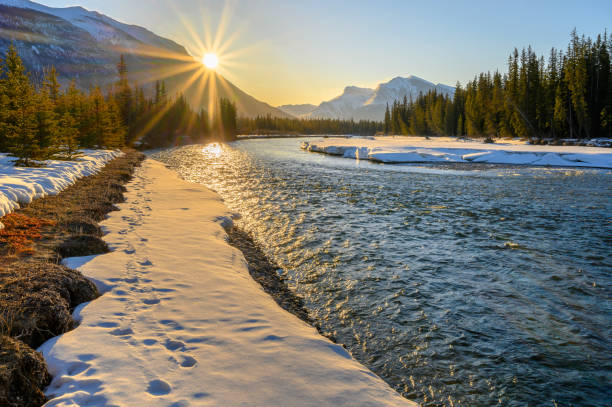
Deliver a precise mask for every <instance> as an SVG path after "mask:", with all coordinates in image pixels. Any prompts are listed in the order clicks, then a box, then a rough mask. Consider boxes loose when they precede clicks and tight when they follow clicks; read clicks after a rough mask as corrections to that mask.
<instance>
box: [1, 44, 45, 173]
mask: <svg viewBox="0 0 612 407" xmlns="http://www.w3.org/2000/svg"><path fill="white" fill-rule="evenodd" d="M1 87H2V89H3V97H4V101H3V105H4V106H3V121H2V123H1V126H0V139H4V140H6V144H7V148H6V149H7V150H8V152H9V153H10V154H11V155H13V156H14V157H17V158H18V160H17V163H18V164H24V165H26V166H29V165H32V164H34V163H35V162H36V161H39V160H42V159H44V151H43V149H41V147H40V145H39V143H38V139H37V137H36V104H35V97H34V96H35V92H34V88H33V87H32V85H31V84H30V79H29V77H28V75H27V73H26V70H25V67H24V66H23V63H22V61H21V58H19V55H18V54H17V49H16V48H15V46H14V45H10V46H9V48H8V50H7V52H6V57H5V72H4V78H3V79H2V85H1Z"/></svg>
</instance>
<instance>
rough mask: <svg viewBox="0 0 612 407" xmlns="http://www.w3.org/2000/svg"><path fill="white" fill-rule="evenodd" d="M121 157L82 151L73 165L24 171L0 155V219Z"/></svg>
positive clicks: (48, 163)
mask: <svg viewBox="0 0 612 407" xmlns="http://www.w3.org/2000/svg"><path fill="white" fill-rule="evenodd" d="M121 154H123V153H122V152H120V151H119V150H83V151H82V156H81V157H79V158H77V159H76V160H74V161H57V160H49V161H46V166H45V167H40V168H28V167H15V166H14V165H13V161H15V158H14V157H9V156H8V155H7V154H2V153H0V217H2V216H4V215H8V214H9V213H11V212H12V211H14V210H15V209H17V208H19V206H20V205H25V204H29V203H30V202H32V200H33V199H36V198H42V197H44V196H46V195H55V194H57V193H59V192H60V191H62V190H63V189H64V188H66V187H68V186H70V185H72V184H74V183H75V182H76V180H77V179H79V178H81V177H85V176H87V175H92V174H95V173H96V172H98V171H99V170H100V169H102V167H104V166H105V165H106V163H107V162H108V161H110V160H112V159H113V158H115V157H117V156H119V155H121Z"/></svg>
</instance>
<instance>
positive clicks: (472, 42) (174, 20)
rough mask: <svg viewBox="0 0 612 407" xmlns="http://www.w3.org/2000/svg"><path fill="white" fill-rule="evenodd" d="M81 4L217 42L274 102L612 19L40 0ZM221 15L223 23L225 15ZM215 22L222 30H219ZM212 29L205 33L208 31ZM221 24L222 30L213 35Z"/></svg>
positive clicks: (252, 90) (602, 2)
mask: <svg viewBox="0 0 612 407" xmlns="http://www.w3.org/2000/svg"><path fill="white" fill-rule="evenodd" d="M38 2H39V3H42V4H45V5H48V6H52V7H65V6H72V5H80V6H83V7H85V8H87V9H89V10H96V11H99V12H101V13H103V14H106V15H108V16H109V17H112V18H114V19H116V20H119V21H121V22H126V23H130V24H136V25H140V26H143V27H146V28H148V29H150V30H151V31H153V32H155V33H156V34H158V35H161V36H163V37H166V38H170V39H173V40H174V41H176V42H178V43H180V44H181V45H184V46H185V47H186V48H187V49H188V50H189V51H190V52H191V53H192V54H194V55H195V54H200V53H202V52H203V51H202V50H201V48H202V47H201V46H200V45H199V43H203V44H206V42H207V41H205V39H206V38H208V39H209V41H208V43H209V44H213V43H214V41H213V39H214V38H219V44H225V48H226V49H224V51H223V52H222V53H220V55H219V59H220V72H221V73H222V74H223V75H224V76H225V77H227V78H228V79H229V80H230V81H232V82H233V83H234V84H236V85H237V86H238V87H240V88H241V89H242V90H244V91H245V92H247V93H249V94H251V95H252V96H254V97H256V98H257V99H260V100H263V101H266V102H268V103H270V104H272V105H274V106H277V105H282V104H300V103H313V104H319V103H320V102H322V101H324V100H329V99H331V98H333V97H335V96H337V95H339V94H340V93H342V90H343V89H344V87H345V86H349V85H356V86H365V87H375V86H376V85H377V84H378V83H381V82H386V81H388V80H390V79H391V78H393V77H396V76H407V75H415V76H418V77H421V78H423V79H426V80H429V81H431V82H434V83H444V84H448V85H454V84H455V83H456V82H457V81H460V82H461V83H465V82H467V81H468V80H470V79H472V78H473V77H474V75H476V74H478V73H479V72H483V71H495V70H496V69H499V70H500V71H502V72H503V71H505V70H506V61H507V58H508V55H509V54H510V52H511V51H512V50H513V49H514V47H518V48H519V49H520V48H522V47H524V46H527V45H531V46H532V47H533V48H534V50H535V51H536V52H537V53H538V54H548V52H549V50H550V48H551V47H553V46H554V47H557V48H562V49H564V48H566V46H567V43H568V41H569V34H570V32H571V31H572V30H573V29H574V28H576V29H577V31H578V33H579V34H585V35H588V36H592V37H594V36H596V35H597V34H599V33H603V32H604V30H606V29H608V30H610V29H612V26H611V22H612V1H610V0H607V1H606V0H592V1H588V0H586V1H565V0H555V1H546V0H529V1H524V0H514V1H500V0H487V1H481V0H473V1H460V0H455V1H447V0H437V1H436V0H430V1H426V0H420V1H413V0H395V1H393V0H387V1H382V0H381V1H374V0H372V1H362V0H346V1H339V0H297V1H296V0H69V1H66V0H38ZM223 22H225V23H223ZM219 27H221V30H219ZM207 32H208V36H207ZM216 33H219V35H216Z"/></svg>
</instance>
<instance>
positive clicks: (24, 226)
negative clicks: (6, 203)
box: [0, 213, 55, 256]
mask: <svg viewBox="0 0 612 407" xmlns="http://www.w3.org/2000/svg"><path fill="white" fill-rule="evenodd" d="M2 223H3V224H4V229H1V230H0V243H2V244H4V245H5V247H6V251H7V252H8V254H9V255H13V256H14V255H17V256H19V255H22V254H32V253H34V241H36V240H39V239H40V238H41V237H42V236H41V234H40V231H41V229H42V228H43V226H53V225H55V222H53V221H50V220H46V219H40V218H33V217H30V216H26V215H23V214H20V213H11V214H8V215H6V216H5V217H3V218H2Z"/></svg>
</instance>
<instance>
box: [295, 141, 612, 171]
mask: <svg viewBox="0 0 612 407" xmlns="http://www.w3.org/2000/svg"><path fill="white" fill-rule="evenodd" d="M302 148H303V149H304V150H308V151H314V152H320V153H326V154H333V155H340V156H343V157H347V158H356V159H359V160H371V161H377V162H383V163H415V162H418V163H423V162H457V163H466V162H477V163H491V164H517V165H544V166H565V167H598V168H612V150H611V149H609V148H602V147H583V146H549V145H529V144H526V143H523V142H520V141H514V140H512V141H507V142H498V143H494V144H489V143H483V142H481V141H477V140H462V139H455V138H449V137H432V138H430V139H426V138H424V137H390V136H386V137H369V138H326V139H320V140H313V141H307V142H304V143H302Z"/></svg>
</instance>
